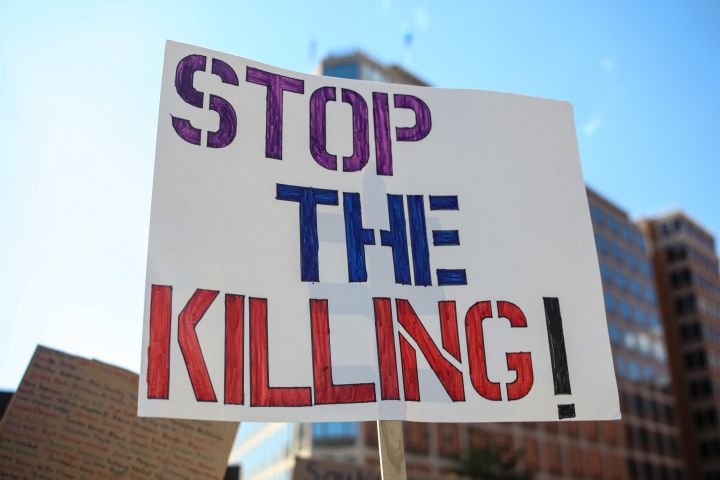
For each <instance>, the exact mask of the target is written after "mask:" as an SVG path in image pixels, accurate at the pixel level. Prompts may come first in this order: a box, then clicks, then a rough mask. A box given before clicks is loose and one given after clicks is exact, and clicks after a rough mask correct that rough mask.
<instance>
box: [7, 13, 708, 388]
mask: <svg viewBox="0 0 720 480" xmlns="http://www.w3.org/2000/svg"><path fill="white" fill-rule="evenodd" d="M106 3H107V4H106ZM147 3H149V2H130V1H127V2H122V4H120V5H110V2H87V3H82V2H63V3H62V5H60V2H42V3H41V2H30V1H27V2H12V3H11V2H4V3H3V5H2V10H1V14H0V64H2V66H3V67H2V76H1V77H0V105H2V106H3V115H1V116H0V132H2V134H0V229H1V230H0V231H1V232H2V234H1V235H0V249H1V251H2V252H3V253H2V256H1V257H0V258H1V259H2V266H1V267H0V271H1V272H2V273H1V274H0V304H2V305H3V307H4V314H3V316H2V320H0V325H2V336H0V338H1V339H2V344H1V345H0V388H9V389H14V388H15V387H16V385H17V383H18V381H19V380H20V378H21V376H22V372H23V371H24V369H25V366H26V364H27V362H28V360H29V359H30V356H31V354H32V351H33V350H34V348H35V345H36V344H38V343H43V344H46V345H49V346H52V347H56V348H60V349H63V350H66V351H69V352H72V353H76V354H80V355H85V356H89V357H96V358H100V359H102V360H105V361H108V362H110V363H115V364H118V365H122V366H125V367H128V368H131V369H133V370H138V369H139V360H140V338H141V330H142V312H143V291H144V277H145V260H146V258H145V253H146V242H147V231H148V224H149V212H150V189H151V184H152V166H153V157H154V142H155V129H156V121H157V105H158V98H159V85H160V73H161V68H162V55H163V48H164V43H165V40H166V39H173V40H177V41H181V42H185V43H192V44H197V45H201V46H204V47H208V48H212V49H216V50H221V51H224V52H227V53H232V54H236V55H240V56H244V57H248V58H252V59H254V60H258V61H261V62H265V63H270V64H273V65H277V66H279V67H283V68H288V69H292V70H298V71H304V72H309V71H311V70H312V69H313V67H314V66H315V64H316V63H317V62H318V61H319V60H320V59H321V58H322V57H323V56H324V55H326V54H328V53H334V52H345V51H349V50H353V49H357V48H360V49H362V50H364V51H366V52H367V53H369V54H370V55H373V56H375V57H376V58H378V59H380V60H381V61H383V62H387V63H398V64H402V65H404V66H406V67H408V68H409V69H410V70H412V71H413V72H415V73H416V74H418V75H419V76H420V77H422V78H425V79H426V80H427V81H429V82H430V83H432V84H434V85H436V86H440V87H459V88H477V89H485V90H499V91H506V92H514V93H522V94H527V95H534V96H541V97H550V98H557V99H564V100H569V101H570V102H571V103H572V104H573V105H574V108H575V116H576V118H575V120H576V125H577V130H578V140H579V145H580V154H581V159H582V165H583V170H584V174H585V178H586V181H587V182H588V184H590V185H591V186H592V187H594V188H595V189H597V190H598V191H600V192H601V193H603V194H605V195H606V196H608V197H609V198H610V199H612V200H613V201H615V202H616V203H618V204H620V205H621V206H623V207H624V208H626V209H627V210H628V211H629V212H630V214H631V215H633V216H635V217H637V216H642V215H652V214H656V213H660V212H663V211H666V210H669V209H673V208H683V209H685V210H686V211H687V212H688V213H689V214H690V215H691V216H693V217H695V218H696V219H697V220H699V221H700V222H701V223H703V224H704V225H706V226H707V227H708V228H709V229H710V230H711V231H712V232H714V233H716V234H717V233H720V211H719V209H718V205H720V194H719V193H718V188H717V186H716V184H717V181H718V179H720V117H719V116H720V87H719V86H720V28H718V25H720V3H718V2H715V1H694V2H687V1H637V2H620V1H617V2H609V1H602V2H600V1H597V2H574V1H566V2H561V1H557V2H556V1H552V2H534V1H527V2H517V1H502V2H501V1H497V2H480V1H478V2H469V1H468V2H429V1H424V2H423V1H397V0H374V1H373V0H370V1H367V2H330V1H317V2H306V3H302V2H279V1H264V2H241V1H236V2H227V3H222V2H218V3H214V4H213V5H212V6H211V5H210V4H209V2H197V3H191V2H180V1H173V2H169V1H168V2H156V3H154V4H153V5H147ZM410 31H411V32H412V37H413V42H412V45H411V46H410V47H409V48H408V47H406V46H405V45H404V43H403V38H404V37H405V36H406V34H407V33H408V32H410ZM311 45H314V46H315V48H314V49H313V48H311Z"/></svg>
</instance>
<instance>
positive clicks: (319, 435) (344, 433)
mask: <svg viewBox="0 0 720 480" xmlns="http://www.w3.org/2000/svg"><path fill="white" fill-rule="evenodd" d="M312 429H313V441H314V442H322V443H326V442H343V443H348V442H350V443H353V442H354V441H355V438H356V437H357V435H358V423H357V422H321V423H313V427H312Z"/></svg>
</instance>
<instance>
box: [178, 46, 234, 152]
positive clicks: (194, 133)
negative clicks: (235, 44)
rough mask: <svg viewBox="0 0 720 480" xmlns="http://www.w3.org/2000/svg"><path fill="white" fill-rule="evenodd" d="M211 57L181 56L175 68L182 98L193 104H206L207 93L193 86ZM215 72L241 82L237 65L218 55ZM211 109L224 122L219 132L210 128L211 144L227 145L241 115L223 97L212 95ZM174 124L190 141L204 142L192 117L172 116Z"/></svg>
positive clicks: (221, 122) (208, 141) (232, 137)
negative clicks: (228, 62)
mask: <svg viewBox="0 0 720 480" xmlns="http://www.w3.org/2000/svg"><path fill="white" fill-rule="evenodd" d="M206 62H207V57H205V56H204V55H188V56H187V57H185V58H183V59H182V60H180V62H179V63H178V66H177V69H176V70H175V89H176V90H177V92H178V94H179V95H180V98H182V99H183V100H184V101H185V102H186V103H188V104H190V105H192V106H193V107H197V108H202V107H203V93H202V92H199V91H197V90H195V87H193V77H194V75H195V72H198V71H200V72H203V71H205V65H206ZM212 73H213V74H214V75H217V76H218V77H220V79H221V80H222V82H223V83H228V84H230V85H238V84H239V82H238V78H237V75H236V74H235V72H234V71H233V69H232V68H231V67H230V65H228V64H227V63H225V62H223V61H222V60H218V59H217V58H214V59H213V61H212ZM209 106H210V110H214V111H216V112H217V113H218V115H219V116H220V125H219V127H218V130H217V131H216V132H208V138H207V146H208V147H212V148H222V147H227V146H228V145H230V143H231V142H232V141H233V140H234V139H235V131H236V130H237V117H236V116H235V110H234V109H233V107H232V105H230V103H229V102H228V101H227V100H225V99H224V98H222V97H219V96H217V95H210V105H209ZM172 126H173V128H174V129H175V132H177V134H178V135H179V136H180V138H182V139H183V140H185V141H186V142H188V143H192V144H193V145H200V129H199V128H195V127H193V126H192V124H191V123H190V121H189V120H185V119H184V118H178V117H174V116H173V117H172Z"/></svg>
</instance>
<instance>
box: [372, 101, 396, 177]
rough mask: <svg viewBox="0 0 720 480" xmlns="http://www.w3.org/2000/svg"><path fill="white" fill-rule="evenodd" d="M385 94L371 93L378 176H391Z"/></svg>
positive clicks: (388, 122) (388, 117) (387, 112)
mask: <svg viewBox="0 0 720 480" xmlns="http://www.w3.org/2000/svg"><path fill="white" fill-rule="evenodd" d="M389 110H390V109H389V108H388V96H387V93H380V92H373V118H374V119H375V158H376V159H377V166H376V171H377V174H378V175H392V174H393V169H392V167H393V165H392V145H391V144H390V112H389Z"/></svg>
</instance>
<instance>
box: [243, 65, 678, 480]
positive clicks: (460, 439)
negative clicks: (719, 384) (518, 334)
mask: <svg viewBox="0 0 720 480" xmlns="http://www.w3.org/2000/svg"><path fill="white" fill-rule="evenodd" d="M320 73H322V74H324V75H331V76H338V77H343V78H354V79H361V80H377V81H390V82H398V83H409V84H413V85H426V84H425V83H424V82H422V81H421V80H419V79H418V78H417V77H415V76H414V75H412V74H410V73H408V72H405V71H403V70H402V69H401V68H400V67H397V66H391V67H385V66H383V65H381V64H379V63H378V62H376V61H374V60H372V59H370V58H369V57H367V56H366V55H364V54H362V53H354V54H350V55H345V56H333V57H329V58H328V59H326V60H325V61H324V62H323V63H322V65H321V71H320ZM588 200H589V205H590V212H591V217H592V221H593V227H594V230H595V238H596V243H597V249H598V259H599V264H600V270H601V274H602V281H603V288H604V292H605V306H606V312H607V317H608V328H609V335H610V340H611V345H612V349H613V357H614V361H615V368H616V375H617V381H618V388H619V391H620V399H621V410H622V412H623V420H622V421H621V422H563V423H558V422H550V423H522V424H521V423H516V424H509V423H502V424H432V423H411V422H405V423H404V433H405V435H404V441H405V450H406V461H407V467H408V470H409V471H427V472H444V471H449V470H452V469H453V468H454V466H455V465H457V462H458V460H459V459H460V457H461V455H462V454H463V452H465V451H466V450H467V449H468V448H482V447H484V446H485V445H487V444H489V443H492V444H496V445H500V446H503V447H506V448H508V449H509V450H511V451H515V452H518V453H520V454H521V455H522V465H523V467H524V468H526V469H528V470H530V471H532V472H534V473H535V475H534V478H535V479H537V480H550V479H553V480H554V479H560V478H578V479H612V480H624V479H663V480H664V479H680V478H685V477H683V461H682V458H681V453H680V446H679V431H678V428H677V426H676V414H675V403H674V398H673V395H672V392H671V384H670V371H669V367H668V362H667V355H666V350H665V341H664V338H663V330H662V326H661V323H660V319H659V310H658V306H657V296H656V294H655V286H654V276H653V270H652V268H651V266H650V263H649V261H648V257H647V251H646V247H645V243H644V239H643V235H642V233H641V231H640V230H639V229H638V228H637V226H636V225H635V224H634V223H633V222H632V221H631V220H630V218H629V217H628V215H627V214H626V213H625V212H624V211H623V210H621V209H620V208H618V207H617V206H615V205H614V204H612V203H611V202H610V201H608V200H606V199H604V198H603V197H601V196H600V195H598V194H597V193H595V192H593V191H591V190H588ZM246 425H253V424H243V426H242V427H241V429H240V432H241V433H240V437H239V442H238V443H237V448H236V449H235V451H234V454H233V457H231V458H232V459H233V460H235V461H242V462H243V472H244V473H245V474H246V475H247V476H245V477H244V478H247V479H250V480H256V479H257V480H285V479H287V478H289V476H283V475H289V473H286V472H289V471H290V470H289V469H290V468H291V465H292V461H293V460H292V458H293V457H294V455H296V454H297V455H301V456H313V457H318V458H329V459H335V460H340V461H348V462H354V463H365V464H378V450H377V432H376V427H375V423H373V422H370V423H352V422H345V423H318V424H314V425H305V426H297V425H296V426H292V425H285V426H282V427H278V426H277V425H278V424H267V425H265V426H259V427H249V428H253V429H255V428H257V431H256V432H255V433H254V434H253V433H252V432H251V433H247V432H248V430H246V431H245V432H243V429H245V428H246ZM260 425H262V424H260ZM281 431H283V432H286V433H284V434H280V433H277V432H281ZM273 432H276V433H273ZM245 434H248V435H249V437H244V435H245ZM275 434H277V435H280V436H282V435H286V436H285V437H283V438H285V439H286V440H284V441H282V442H281V445H282V447H281V448H283V449H284V450H283V452H282V453H277V452H275V453H263V454H261V455H260V456H257V455H258V453H257V452H263V451H266V450H264V449H266V448H267V445H270V444H271V441H270V440H267V441H264V440H262V439H270V438H275V437H274V436H273V435H275ZM273 441H274V440H273ZM273 455H275V456H277V455H281V456H282V459H280V460H277V464H273V463H272V462H270V461H269V460H267V459H268V458H270V457H272V456H273ZM256 458H264V459H266V460H265V462H269V463H266V464H265V465H266V467H264V468H265V469H264V470H256V469H255V467H254V465H257V464H258V463H261V462H258V460H256ZM277 465H282V467H279V466H277ZM253 472H255V473H253Z"/></svg>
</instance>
